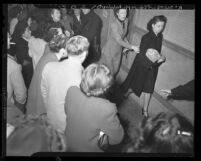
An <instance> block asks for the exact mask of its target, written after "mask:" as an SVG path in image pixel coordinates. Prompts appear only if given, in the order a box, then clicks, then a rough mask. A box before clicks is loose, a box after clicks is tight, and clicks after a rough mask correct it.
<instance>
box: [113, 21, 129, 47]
mask: <svg viewBox="0 0 201 161" xmlns="http://www.w3.org/2000/svg"><path fill="white" fill-rule="evenodd" d="M111 30H112V36H113V38H114V39H115V40H116V41H117V42H118V44H119V45H121V46H123V47H125V48H128V49H131V45H130V44H129V43H128V42H126V41H124V40H122V38H121V36H120V34H119V32H118V27H117V24H116V23H112V24H111Z"/></svg>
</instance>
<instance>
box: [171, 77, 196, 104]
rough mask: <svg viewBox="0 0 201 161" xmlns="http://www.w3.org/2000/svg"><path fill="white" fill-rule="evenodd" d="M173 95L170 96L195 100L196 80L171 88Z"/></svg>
mask: <svg viewBox="0 0 201 161" xmlns="http://www.w3.org/2000/svg"><path fill="white" fill-rule="evenodd" d="M171 93H172V94H171V95H169V96H168V98H169V99H170V98H172V99H176V100H189V101H193V100H194V80H191V81H190V82H188V83H186V84H184V85H179V86H178V87H175V88H173V89H171Z"/></svg>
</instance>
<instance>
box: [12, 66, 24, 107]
mask: <svg viewBox="0 0 201 161" xmlns="http://www.w3.org/2000/svg"><path fill="white" fill-rule="evenodd" d="M11 82H12V86H13V89H14V94H15V100H16V101H17V102H18V103H20V104H24V103H25V102H26V97H27V94H26V92H27V89H26V86H25V83H24V79H23V76H22V72H21V66H19V67H17V68H16V69H15V70H14V71H13V72H12V73H11Z"/></svg>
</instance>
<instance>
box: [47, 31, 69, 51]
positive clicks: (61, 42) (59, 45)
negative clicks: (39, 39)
mask: <svg viewBox="0 0 201 161" xmlns="http://www.w3.org/2000/svg"><path fill="white" fill-rule="evenodd" d="M67 40H68V38H67V37H66V36H65V35H64V34H61V35H56V36H54V37H53V38H52V40H51V41H50V42H49V44H48V45H49V48H50V50H51V51H52V52H54V53H58V52H59V51H60V49H65V46H66V42H67Z"/></svg>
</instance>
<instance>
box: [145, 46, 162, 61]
mask: <svg viewBox="0 0 201 161" xmlns="http://www.w3.org/2000/svg"><path fill="white" fill-rule="evenodd" d="M146 56H147V58H148V59H149V60H150V61H152V62H153V63H155V62H156V61H157V60H158V59H160V54H159V53H158V51H157V50H155V49H151V48H150V49H147V52H146Z"/></svg>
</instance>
